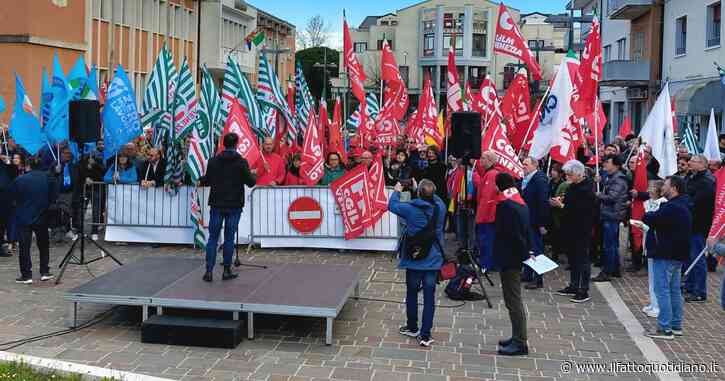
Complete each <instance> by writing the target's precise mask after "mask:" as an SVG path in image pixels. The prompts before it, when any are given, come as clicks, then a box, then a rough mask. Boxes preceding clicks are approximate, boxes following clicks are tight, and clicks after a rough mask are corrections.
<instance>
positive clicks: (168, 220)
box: [84, 182, 209, 228]
mask: <svg viewBox="0 0 725 381" xmlns="http://www.w3.org/2000/svg"><path fill="white" fill-rule="evenodd" d="M197 189H198V192H199V197H200V199H201V200H202V201H201V203H200V207H201V211H202V215H204V216H208V215H209V211H208V206H207V203H206V200H207V197H208V192H209V188H197ZM193 190H194V188H193V187H190V186H182V187H180V188H179V190H178V193H177V194H175V195H174V194H171V193H169V192H167V191H165V190H164V188H163V187H152V188H143V187H141V186H140V185H138V184H107V183H102V182H92V183H86V184H85V186H84V192H85V200H86V201H85V202H86V203H87V208H88V209H90V214H91V219H90V222H87V224H88V225H90V226H99V227H100V226H134V227H156V228H158V227H168V228H193V224H192V222H191V217H190V213H189V205H190V200H191V194H192V191H193ZM88 211H89V210H87V211H86V213H88Z"/></svg>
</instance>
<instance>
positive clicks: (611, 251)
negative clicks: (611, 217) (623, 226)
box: [602, 221, 619, 275]
mask: <svg viewBox="0 0 725 381" xmlns="http://www.w3.org/2000/svg"><path fill="white" fill-rule="evenodd" d="M602 271H604V273H605V274H607V275H612V274H616V273H619V222H618V221H602Z"/></svg>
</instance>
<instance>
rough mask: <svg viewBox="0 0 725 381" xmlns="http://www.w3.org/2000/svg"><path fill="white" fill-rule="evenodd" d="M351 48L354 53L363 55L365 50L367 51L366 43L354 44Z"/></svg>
mask: <svg viewBox="0 0 725 381" xmlns="http://www.w3.org/2000/svg"><path fill="white" fill-rule="evenodd" d="M353 47H354V49H355V53H363V52H365V51H366V50H368V43H367V42H356V43H354V44H353Z"/></svg>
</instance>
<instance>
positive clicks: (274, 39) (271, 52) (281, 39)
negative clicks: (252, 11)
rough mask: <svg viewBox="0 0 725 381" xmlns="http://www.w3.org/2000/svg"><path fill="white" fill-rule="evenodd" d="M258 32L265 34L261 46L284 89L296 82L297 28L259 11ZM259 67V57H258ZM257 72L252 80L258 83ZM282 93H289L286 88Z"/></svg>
mask: <svg viewBox="0 0 725 381" xmlns="http://www.w3.org/2000/svg"><path fill="white" fill-rule="evenodd" d="M257 30H258V31H260V32H264V35H265V36H266V37H265V42H264V44H263V45H261V46H260V48H262V50H261V51H262V52H263V53H264V54H265V56H266V57H267V60H268V61H269V62H270V64H271V65H272V66H273V67H274V71H275V72H276V73H277V77H278V78H279V81H280V83H281V84H282V87H285V84H286V83H288V82H290V81H292V82H294V80H295V33H296V30H295V26H294V25H293V24H291V23H289V22H287V21H285V20H282V19H281V18H279V17H276V16H273V15H271V14H269V13H267V12H264V11H262V10H259V9H258V10H257ZM255 57H256V61H255V62H256V66H255V67H259V56H256V55H255ZM256 77H257V72H256V70H255V71H254V75H253V76H252V78H250V80H251V81H253V82H255V83H256ZM282 91H284V92H287V89H286V88H283V89H282Z"/></svg>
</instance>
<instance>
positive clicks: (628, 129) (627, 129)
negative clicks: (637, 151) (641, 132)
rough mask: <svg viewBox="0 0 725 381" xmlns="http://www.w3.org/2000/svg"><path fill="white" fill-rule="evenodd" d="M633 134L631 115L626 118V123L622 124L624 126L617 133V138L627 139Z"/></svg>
mask: <svg viewBox="0 0 725 381" xmlns="http://www.w3.org/2000/svg"><path fill="white" fill-rule="evenodd" d="M631 134H632V121H631V120H630V119H629V115H627V116H625V117H624V122H622V125H621V126H620V127H619V132H618V133H617V136H621V137H623V138H626V137H627V136H628V135H631Z"/></svg>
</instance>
